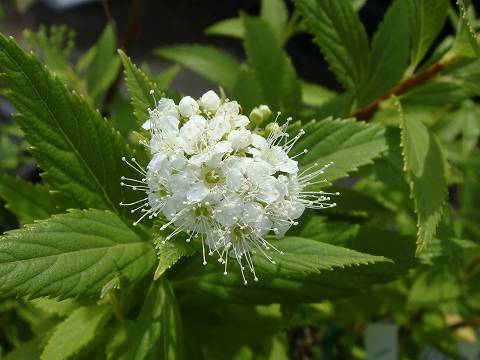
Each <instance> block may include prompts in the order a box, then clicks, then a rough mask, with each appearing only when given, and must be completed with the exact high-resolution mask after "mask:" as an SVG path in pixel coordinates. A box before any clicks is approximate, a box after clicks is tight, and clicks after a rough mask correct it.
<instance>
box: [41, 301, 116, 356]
mask: <svg viewBox="0 0 480 360" xmlns="http://www.w3.org/2000/svg"><path fill="white" fill-rule="evenodd" d="M111 315H112V310H111V308H110V307H109V306H106V305H92V306H88V307H82V308H79V309H77V310H75V311H73V312H72V313H71V315H70V316H69V317H67V318H66V319H65V320H64V321H62V322H61V323H60V324H59V325H58V326H57V327H56V328H55V330H54V332H53V334H52V336H51V337H50V338H49V340H48V342H47V345H46V346H45V348H44V350H43V353H42V355H41V357H40V359H42V360H64V359H68V358H70V357H71V356H72V355H74V354H76V353H77V352H78V351H79V350H81V349H82V348H83V347H85V346H86V345H88V344H89V343H90V342H91V341H93V340H94V338H95V336H96V335H97V334H98V332H99V331H100V330H101V329H102V327H103V326H104V325H105V324H106V322H107V321H108V319H109V317H110V316H111Z"/></svg>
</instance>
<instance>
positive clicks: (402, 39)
mask: <svg viewBox="0 0 480 360" xmlns="http://www.w3.org/2000/svg"><path fill="white" fill-rule="evenodd" d="M399 29H402V30H399ZM409 45H410V37H409V33H408V6H407V4H406V2H405V0H396V1H394V2H393V4H392V5H391V6H390V7H389V9H388V11H387V13H386V14H385V17H384V18H383V21H382V23H381V24H380V26H379V27H378V30H377V32H376V33H375V35H374V37H373V41H372V50H371V53H370V66H369V67H370V71H369V73H370V79H369V82H368V87H367V89H366V90H365V95H364V97H363V99H362V100H363V101H362V103H363V104H366V103H369V102H370V101H372V100H374V99H376V98H378V97H380V96H382V95H384V94H386V93H387V92H388V91H389V90H390V89H391V88H392V87H393V86H395V85H396V84H397V83H398V82H399V81H400V80H401V79H402V77H403V74H404V73H405V70H406V68H407V66H408V61H409V56H410V47H409Z"/></svg>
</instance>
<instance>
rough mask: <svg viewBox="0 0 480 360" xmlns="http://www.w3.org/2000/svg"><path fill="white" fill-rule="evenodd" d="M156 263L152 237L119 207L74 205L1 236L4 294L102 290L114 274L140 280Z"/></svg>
mask: <svg viewBox="0 0 480 360" xmlns="http://www.w3.org/2000/svg"><path fill="white" fill-rule="evenodd" d="M154 263H155V252H154V250H153V247H152V245H151V243H150V242H146V241H142V239H141V238H140V237H139V236H138V235H137V234H136V233H135V232H133V231H132V230H130V228H129V227H128V226H126V225H125V223H124V222H123V221H122V220H121V219H120V218H119V217H118V216H116V215H115V214H114V213H112V212H108V211H100V210H89V211H86V210H84V211H73V212H72V213H68V214H61V215H54V216H53V217H51V218H50V219H48V220H44V221H42V222H38V223H35V224H32V225H27V226H26V227H24V228H22V229H19V230H14V231H11V232H9V233H7V235H5V236H3V237H2V238H0V294H1V295H2V296H8V295H17V296H24V295H31V296H32V297H40V296H61V297H72V296H78V295H98V294H99V293H100V290H101V289H102V287H103V286H104V285H105V284H106V283H107V282H108V281H109V280H111V279H112V278H113V277H115V276H120V278H121V279H122V280H125V281H127V282H135V281H138V280H140V279H141V278H142V277H143V276H144V275H145V274H146V273H147V272H148V271H149V270H150V269H151V268H152V266H153V264H154Z"/></svg>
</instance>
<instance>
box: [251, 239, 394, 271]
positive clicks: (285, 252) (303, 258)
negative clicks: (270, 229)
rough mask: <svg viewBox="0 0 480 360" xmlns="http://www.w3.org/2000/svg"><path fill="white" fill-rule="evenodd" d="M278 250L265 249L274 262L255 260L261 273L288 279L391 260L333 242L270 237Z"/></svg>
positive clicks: (256, 266)
mask: <svg viewBox="0 0 480 360" xmlns="http://www.w3.org/2000/svg"><path fill="white" fill-rule="evenodd" d="M270 243H271V244H272V245H273V246H275V247H276V248H277V249H278V250H279V251H280V253H279V252H277V251H274V250H269V251H267V250H265V252H266V253H267V254H268V255H269V256H270V257H271V259H272V260H273V261H274V262H275V264H273V263H272V262H270V261H268V260H267V259H266V258H265V256H263V255H262V254H258V255H255V256H254V257H253V261H254V263H255V268H257V269H258V270H257V272H258V273H260V274H261V273H263V272H266V273H268V274H270V275H274V276H278V277H282V278H288V277H290V276H296V275H297V276H298V274H309V273H318V274H319V273H321V272H322V271H325V270H332V269H333V268H335V267H341V268H343V267H347V266H358V265H368V264H373V263H376V262H383V261H388V259H386V258H384V257H381V256H372V255H368V254H363V253H360V252H357V251H354V250H350V249H347V248H343V247H340V246H335V245H330V244H326V243H323V242H319V241H316V240H312V239H305V238H301V237H291V236H287V237H285V238H283V239H281V240H278V241H275V240H274V239H272V240H270Z"/></svg>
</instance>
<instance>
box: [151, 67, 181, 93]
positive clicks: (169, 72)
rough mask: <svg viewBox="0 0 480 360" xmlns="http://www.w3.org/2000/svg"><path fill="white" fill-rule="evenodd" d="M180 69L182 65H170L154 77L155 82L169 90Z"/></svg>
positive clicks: (160, 87)
mask: <svg viewBox="0 0 480 360" xmlns="http://www.w3.org/2000/svg"><path fill="white" fill-rule="evenodd" d="M179 71H180V65H178V64H176V65H172V66H170V67H169V68H167V69H165V70H163V71H162V72H161V73H159V74H158V75H157V76H155V77H154V81H155V84H157V87H158V88H159V89H162V90H167V89H168V88H169V87H170V85H171V84H172V82H173V80H174V79H175V78H176V77H177V75H178V72H179Z"/></svg>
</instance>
